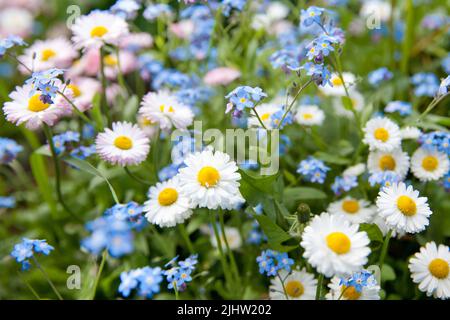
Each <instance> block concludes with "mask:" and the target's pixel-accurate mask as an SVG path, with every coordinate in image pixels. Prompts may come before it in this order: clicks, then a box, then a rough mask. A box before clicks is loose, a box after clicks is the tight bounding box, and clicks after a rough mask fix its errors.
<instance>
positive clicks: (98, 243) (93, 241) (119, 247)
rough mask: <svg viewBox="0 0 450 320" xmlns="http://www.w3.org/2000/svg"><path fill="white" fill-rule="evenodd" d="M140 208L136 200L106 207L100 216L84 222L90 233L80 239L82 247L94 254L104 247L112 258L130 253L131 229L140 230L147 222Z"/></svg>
mask: <svg viewBox="0 0 450 320" xmlns="http://www.w3.org/2000/svg"><path fill="white" fill-rule="evenodd" d="M142 209H143V208H142V206H140V205H138V204H137V203H136V202H129V203H127V204H116V205H115V206H113V207H111V208H109V209H107V210H106V211H105V212H104V214H103V216H102V217H100V218H97V219H95V220H93V221H90V222H88V223H87V224H86V229H87V230H88V231H90V232H91V235H90V236H89V237H87V238H84V239H83V240H82V241H81V246H82V248H83V249H85V250H86V251H88V252H90V253H92V254H94V255H98V254H100V253H101V252H102V251H103V250H105V249H106V250H108V253H109V254H110V255H111V256H112V257H114V258H118V257H121V256H123V255H126V254H130V253H131V252H133V250H134V245H133V238H134V235H133V232H132V230H133V229H134V230H138V231H139V230H142V228H143V227H144V226H145V225H146V224H147V220H146V219H145V217H144V216H143V215H142Z"/></svg>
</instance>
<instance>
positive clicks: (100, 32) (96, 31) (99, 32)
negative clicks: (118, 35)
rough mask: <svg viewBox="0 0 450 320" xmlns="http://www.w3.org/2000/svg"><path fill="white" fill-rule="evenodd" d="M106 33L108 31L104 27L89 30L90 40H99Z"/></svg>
mask: <svg viewBox="0 0 450 320" xmlns="http://www.w3.org/2000/svg"><path fill="white" fill-rule="evenodd" d="M106 33H108V29H107V28H106V27H104V26H97V27H94V28H92V30H91V38H100V37H103V36H104V35H105V34H106Z"/></svg>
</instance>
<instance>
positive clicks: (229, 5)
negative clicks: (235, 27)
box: [222, 0, 247, 17]
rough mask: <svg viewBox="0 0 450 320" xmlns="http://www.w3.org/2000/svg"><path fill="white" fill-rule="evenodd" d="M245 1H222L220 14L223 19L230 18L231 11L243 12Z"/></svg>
mask: <svg viewBox="0 0 450 320" xmlns="http://www.w3.org/2000/svg"><path fill="white" fill-rule="evenodd" d="M246 3H247V0H223V1H222V7H223V10H222V13H223V15H224V16H225V17H228V16H230V13H231V11H232V10H236V11H242V10H244V7H245V4H246Z"/></svg>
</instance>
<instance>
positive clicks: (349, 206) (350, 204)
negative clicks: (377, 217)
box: [342, 200, 359, 214]
mask: <svg viewBox="0 0 450 320" xmlns="http://www.w3.org/2000/svg"><path fill="white" fill-rule="evenodd" d="M342 209H343V210H344V211H345V212H347V213H351V214H353V213H356V212H358V210H359V202H358V201H356V200H344V202H342Z"/></svg>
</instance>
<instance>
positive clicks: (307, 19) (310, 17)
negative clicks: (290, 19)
mask: <svg viewBox="0 0 450 320" xmlns="http://www.w3.org/2000/svg"><path fill="white" fill-rule="evenodd" d="M324 12H325V9H324V8H320V7H315V6H311V7H309V8H308V9H306V10H304V9H302V12H301V14H300V20H301V21H302V24H303V25H304V26H305V27H309V26H310V25H311V24H313V23H314V22H315V23H317V24H320V23H321V19H322V18H321V17H322V13H324Z"/></svg>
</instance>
